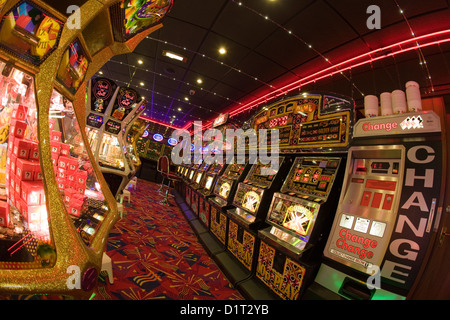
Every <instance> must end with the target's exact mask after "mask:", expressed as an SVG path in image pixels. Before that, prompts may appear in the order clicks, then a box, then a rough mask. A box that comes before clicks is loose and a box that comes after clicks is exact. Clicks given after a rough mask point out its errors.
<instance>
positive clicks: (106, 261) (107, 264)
mask: <svg viewBox="0 0 450 320" xmlns="http://www.w3.org/2000/svg"><path fill="white" fill-rule="evenodd" d="M100 271H106V273H107V274H108V278H109V283H110V284H113V283H114V277H113V270H112V260H111V258H110V257H109V256H108V255H107V254H106V253H105V252H103V257H102V269H101V270H100Z"/></svg>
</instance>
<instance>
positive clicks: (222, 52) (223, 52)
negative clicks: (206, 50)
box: [219, 47, 227, 54]
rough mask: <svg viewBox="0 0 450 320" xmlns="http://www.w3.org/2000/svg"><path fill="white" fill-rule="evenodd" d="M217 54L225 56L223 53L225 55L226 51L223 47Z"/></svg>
mask: <svg viewBox="0 0 450 320" xmlns="http://www.w3.org/2000/svg"><path fill="white" fill-rule="evenodd" d="M219 53H220V54H225V53H227V50H226V49H225V48H224V47H221V48H220V49H219Z"/></svg>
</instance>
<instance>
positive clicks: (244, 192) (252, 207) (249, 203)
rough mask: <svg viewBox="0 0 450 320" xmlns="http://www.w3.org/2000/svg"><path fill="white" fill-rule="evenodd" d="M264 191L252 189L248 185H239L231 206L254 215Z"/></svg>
mask: <svg viewBox="0 0 450 320" xmlns="http://www.w3.org/2000/svg"><path fill="white" fill-rule="evenodd" d="M263 193H264V189H260V188H256V187H252V186H250V185H247V184H244V183H239V185H238V188H237V190H236V195H235V196H234V199H233V205H235V206H236V207H240V208H242V209H244V210H246V211H248V212H250V213H252V214H255V213H256V211H257V210H258V208H259V204H260V202H261V198H262V196H263Z"/></svg>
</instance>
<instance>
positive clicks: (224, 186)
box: [214, 176, 233, 200]
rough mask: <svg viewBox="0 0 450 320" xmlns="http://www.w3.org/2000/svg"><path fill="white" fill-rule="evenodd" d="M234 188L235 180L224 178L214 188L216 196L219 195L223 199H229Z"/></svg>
mask: <svg viewBox="0 0 450 320" xmlns="http://www.w3.org/2000/svg"><path fill="white" fill-rule="evenodd" d="M232 186H233V180H231V179H228V178H226V177H224V176H222V177H221V178H220V179H219V180H218V181H217V183H216V186H215V188H214V194H216V195H218V196H219V197H221V198H222V199H225V200H226V199H228V196H229V195H230V191H231V188H232Z"/></svg>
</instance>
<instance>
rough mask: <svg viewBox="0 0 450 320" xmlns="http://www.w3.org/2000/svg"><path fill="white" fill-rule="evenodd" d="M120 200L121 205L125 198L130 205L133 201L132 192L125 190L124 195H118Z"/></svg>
mask: <svg viewBox="0 0 450 320" xmlns="http://www.w3.org/2000/svg"><path fill="white" fill-rule="evenodd" d="M118 198H119V199H120V203H122V202H123V198H128V203H130V201H131V194H130V191H128V190H125V189H124V190H123V191H122V193H121V194H120V195H118ZM119 199H118V200H119Z"/></svg>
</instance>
